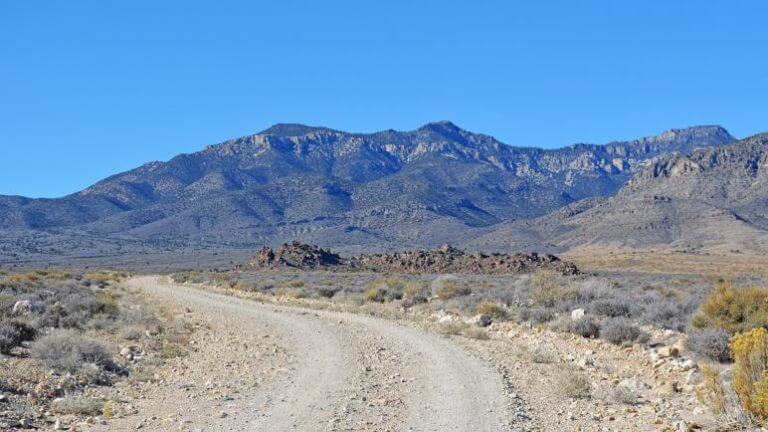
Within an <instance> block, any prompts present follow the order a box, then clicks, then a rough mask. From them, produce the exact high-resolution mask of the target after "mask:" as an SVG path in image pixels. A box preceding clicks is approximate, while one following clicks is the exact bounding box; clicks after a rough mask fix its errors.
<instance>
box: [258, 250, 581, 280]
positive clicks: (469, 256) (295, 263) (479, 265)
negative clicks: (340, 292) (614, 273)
mask: <svg viewBox="0 0 768 432" xmlns="http://www.w3.org/2000/svg"><path fill="white" fill-rule="evenodd" d="M250 265H251V268H253V269H256V270H261V269H274V268H285V267H292V268H297V269H304V270H312V269H319V268H326V269H335V270H358V271H373V272H381V273H468V274H522V273H530V272H533V271H535V270H538V269H549V270H553V271H556V272H558V273H561V274H564V275H574V274H578V273H579V270H578V269H577V268H576V265H574V264H573V263H571V262H567V261H562V260H561V259H560V258H558V257H556V256H554V255H550V254H537V253H516V254H498V253H494V254H483V253H467V252H464V251H462V250H459V249H456V248H454V247H452V246H450V245H444V246H441V247H440V248H438V249H436V250H431V251H424V250H416V251H405V252H394V253H379V254H363V255H357V256H354V257H351V258H348V259H344V258H341V257H340V256H339V255H337V254H334V253H332V252H331V251H330V250H327V249H322V248H320V247H317V246H311V245H306V244H302V243H298V242H293V243H287V244H284V245H282V246H280V248H278V249H277V251H273V250H272V249H270V248H266V247H265V248H263V249H261V250H260V251H259V252H258V254H257V255H256V256H255V257H254V258H253V259H252V260H251V263H250Z"/></svg>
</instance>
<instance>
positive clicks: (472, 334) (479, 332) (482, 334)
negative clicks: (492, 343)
mask: <svg viewBox="0 0 768 432" xmlns="http://www.w3.org/2000/svg"><path fill="white" fill-rule="evenodd" d="M464 336H466V337H468V338H470V339H478V340H488V339H490V338H491V336H490V335H489V334H488V332H487V331H485V329H481V328H474V327H471V328H468V329H466V330H465V331H464Z"/></svg>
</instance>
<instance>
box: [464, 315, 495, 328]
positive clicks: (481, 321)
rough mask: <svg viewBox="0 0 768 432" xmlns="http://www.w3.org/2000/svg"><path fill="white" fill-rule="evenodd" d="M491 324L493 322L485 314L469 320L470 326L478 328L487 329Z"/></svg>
mask: <svg viewBox="0 0 768 432" xmlns="http://www.w3.org/2000/svg"><path fill="white" fill-rule="evenodd" d="M492 322H493V320H492V319H491V317H490V316H489V315H486V314H478V315H475V316H474V317H472V318H471V319H470V320H469V323H470V324H474V325H476V326H478V327H488V326H489V325H491V323H492Z"/></svg>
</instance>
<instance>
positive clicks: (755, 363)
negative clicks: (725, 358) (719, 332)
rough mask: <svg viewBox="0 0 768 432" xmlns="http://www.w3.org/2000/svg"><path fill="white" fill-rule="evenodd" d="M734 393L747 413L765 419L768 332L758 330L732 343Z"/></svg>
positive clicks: (742, 335)
mask: <svg viewBox="0 0 768 432" xmlns="http://www.w3.org/2000/svg"><path fill="white" fill-rule="evenodd" d="M731 355H732V356H733V361H734V366H733V390H734V391H735V392H736V394H737V395H738V397H739V401H740V402H741V405H742V406H743V407H744V409H746V410H747V411H749V412H750V413H752V414H754V415H756V416H757V417H760V418H762V419H765V418H767V417H768V374H767V373H766V372H768V331H766V330H765V328H763V327H760V328H756V329H752V330H750V331H748V332H746V333H738V334H736V335H735V336H734V337H733V339H732V340H731Z"/></svg>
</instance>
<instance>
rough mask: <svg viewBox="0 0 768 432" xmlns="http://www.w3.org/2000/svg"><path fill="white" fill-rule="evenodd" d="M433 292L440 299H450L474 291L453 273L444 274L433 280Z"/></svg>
mask: <svg viewBox="0 0 768 432" xmlns="http://www.w3.org/2000/svg"><path fill="white" fill-rule="evenodd" d="M432 293H433V294H434V295H435V296H437V298H439V299H440V300H450V299H452V298H455V297H462V296H466V295H469V294H471V293H472V290H471V289H470V288H469V287H468V286H466V285H465V284H463V283H462V282H461V281H460V280H459V278H457V277H456V276H453V275H443V276H440V277H438V278H437V279H435V280H434V281H433V282H432Z"/></svg>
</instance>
